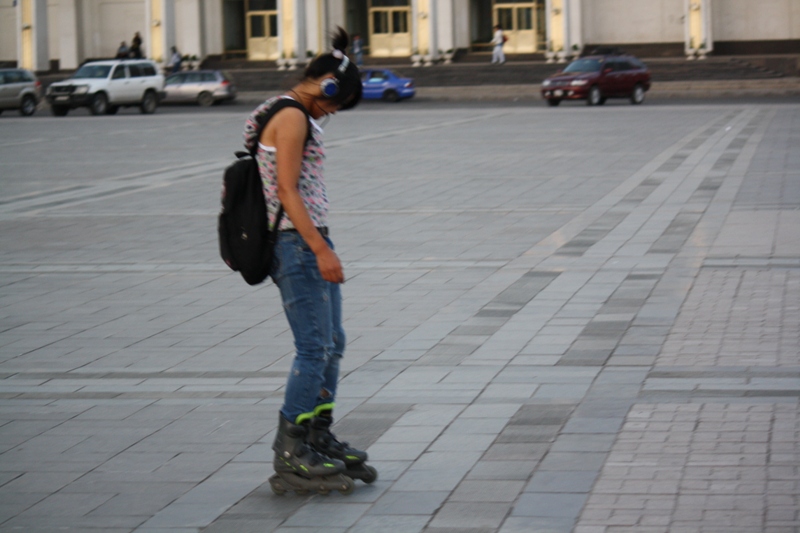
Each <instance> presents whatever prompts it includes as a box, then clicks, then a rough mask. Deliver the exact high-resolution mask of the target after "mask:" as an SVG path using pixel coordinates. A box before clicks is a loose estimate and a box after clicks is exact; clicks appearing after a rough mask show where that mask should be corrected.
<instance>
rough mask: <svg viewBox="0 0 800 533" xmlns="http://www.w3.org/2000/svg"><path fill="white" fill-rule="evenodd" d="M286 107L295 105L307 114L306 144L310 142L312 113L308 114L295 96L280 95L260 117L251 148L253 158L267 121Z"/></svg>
mask: <svg viewBox="0 0 800 533" xmlns="http://www.w3.org/2000/svg"><path fill="white" fill-rule="evenodd" d="M286 107H295V108H297V109H299V110H300V111H302V112H303V114H304V115H305V116H306V121H307V122H308V130H307V133H306V141H305V142H306V144H308V141H310V140H311V115H309V114H308V110H307V109H306V108H305V107H304V106H303V104H301V103H300V102H298V101H297V100H295V99H294V98H288V97H280V98H278V101H277V102H275V103H274V104H272V106H270V108H269V111H267V112H266V113H265V114H263V115H262V116H260V117H258V127H257V130H256V142H255V143H253V148H252V149H251V150H250V155H251V156H253V158H255V157H256V152H257V151H258V143H259V142H260V141H261V134H262V133H264V128H266V127H267V123H268V122H269V121H270V119H272V117H274V116H275V115H276V114H277V113H278V111H280V110H281V109H284V108H286Z"/></svg>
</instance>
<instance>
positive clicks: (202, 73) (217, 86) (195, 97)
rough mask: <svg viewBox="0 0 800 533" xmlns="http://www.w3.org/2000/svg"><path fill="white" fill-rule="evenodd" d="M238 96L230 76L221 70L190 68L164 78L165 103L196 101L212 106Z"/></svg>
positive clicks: (202, 104)
mask: <svg viewBox="0 0 800 533" xmlns="http://www.w3.org/2000/svg"><path fill="white" fill-rule="evenodd" d="M235 98H236V86H235V85H234V84H233V81H232V80H231V78H230V76H227V75H225V73H224V72H221V71H219V70H190V71H187V72H178V73H175V74H172V75H170V76H168V77H167V79H166V80H164V97H163V100H162V102H163V103H178V102H196V103H198V104H200V105H201V106H210V105H211V104H218V103H221V102H224V101H226V100H233V99H235Z"/></svg>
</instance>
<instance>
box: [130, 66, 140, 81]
mask: <svg viewBox="0 0 800 533" xmlns="http://www.w3.org/2000/svg"><path fill="white" fill-rule="evenodd" d="M128 73H129V74H130V77H131V78H141V77H142V70H141V69H140V68H139V65H138V64H136V63H133V64H130V65H128Z"/></svg>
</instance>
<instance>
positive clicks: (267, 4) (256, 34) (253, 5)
mask: <svg viewBox="0 0 800 533" xmlns="http://www.w3.org/2000/svg"><path fill="white" fill-rule="evenodd" d="M276 4H277V2H276V0H248V2H247V24H246V26H247V59H250V60H253V61H267V60H270V61H271V60H275V59H278V11H277V5H276Z"/></svg>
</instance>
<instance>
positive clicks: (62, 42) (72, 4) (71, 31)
mask: <svg viewBox="0 0 800 533" xmlns="http://www.w3.org/2000/svg"><path fill="white" fill-rule="evenodd" d="M79 20H80V10H79V0H60V1H59V3H58V26H59V27H58V36H59V43H58V54H59V57H58V66H59V69H63V70H73V69H76V68H78V65H80V64H81V61H82V59H83V58H82V57H81V54H80V50H79V42H80V38H79V35H80V34H81V32H80V28H79V26H78V21H79Z"/></svg>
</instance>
